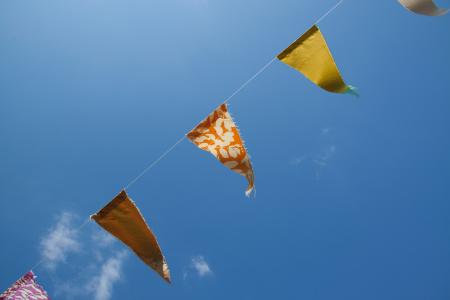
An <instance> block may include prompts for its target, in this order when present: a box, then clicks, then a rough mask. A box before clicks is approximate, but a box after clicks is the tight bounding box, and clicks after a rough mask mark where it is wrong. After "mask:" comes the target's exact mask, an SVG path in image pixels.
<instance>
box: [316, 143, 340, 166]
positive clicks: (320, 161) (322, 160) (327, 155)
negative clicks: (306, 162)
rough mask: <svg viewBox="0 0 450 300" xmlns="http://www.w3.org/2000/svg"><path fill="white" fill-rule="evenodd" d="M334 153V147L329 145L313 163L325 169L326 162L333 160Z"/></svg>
mask: <svg viewBox="0 0 450 300" xmlns="http://www.w3.org/2000/svg"><path fill="white" fill-rule="evenodd" d="M335 153H336V146H335V145H330V146H328V147H327V148H326V149H325V150H324V151H323V152H322V153H321V154H320V155H319V156H318V157H317V159H315V160H314V163H316V164H317V165H319V166H321V167H326V166H327V165H328V161H329V160H330V159H331V158H333V156H334V154H335Z"/></svg>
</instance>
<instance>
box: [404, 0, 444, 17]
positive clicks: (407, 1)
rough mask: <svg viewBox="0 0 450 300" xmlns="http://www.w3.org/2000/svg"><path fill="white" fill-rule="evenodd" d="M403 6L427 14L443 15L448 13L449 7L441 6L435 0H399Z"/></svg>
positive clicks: (417, 12)
mask: <svg viewBox="0 0 450 300" xmlns="http://www.w3.org/2000/svg"><path fill="white" fill-rule="evenodd" d="M398 2H400V4H401V5H403V7H405V8H406V9H408V10H410V11H412V12H415V13H416V14H421V15H426V16H443V15H445V14H446V13H448V9H444V8H439V7H437V5H436V4H434V2H433V0H398Z"/></svg>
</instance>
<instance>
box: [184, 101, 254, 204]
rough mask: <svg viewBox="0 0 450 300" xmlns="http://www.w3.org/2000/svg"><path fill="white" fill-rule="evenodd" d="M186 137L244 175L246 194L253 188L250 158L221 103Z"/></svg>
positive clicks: (225, 108) (226, 108)
mask: <svg viewBox="0 0 450 300" xmlns="http://www.w3.org/2000/svg"><path fill="white" fill-rule="evenodd" d="M187 137H188V139H189V140H190V141H191V142H193V143H194V144H195V145H197V146H198V147H199V148H200V149H202V150H205V151H208V152H210V153H211V154H212V155H214V156H215V157H216V158H217V159H218V160H219V161H220V162H221V163H222V164H224V165H225V166H226V167H228V168H229V169H231V170H233V171H235V172H237V173H239V174H241V175H242V176H245V177H246V178H247V181H248V187H247V190H246V192H245V193H246V195H247V196H249V195H250V194H251V192H252V190H253V188H254V181H255V180H254V175H253V168H252V164H251V163H250V158H249V156H248V154H247V151H246V149H245V146H244V142H243V141H242V139H241V136H240V134H239V130H238V128H237V127H236V124H234V122H233V119H232V118H231V116H230V114H229V113H228V107H227V105H226V104H222V105H221V106H219V107H218V108H217V109H216V110H215V111H213V112H212V113H211V114H210V115H209V116H208V117H207V118H206V119H205V120H203V121H202V122H201V123H200V124H198V125H197V127H195V128H194V129H193V130H191V132H189V133H188V134H187Z"/></svg>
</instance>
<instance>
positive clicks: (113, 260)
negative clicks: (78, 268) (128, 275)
mask: <svg viewBox="0 0 450 300" xmlns="http://www.w3.org/2000/svg"><path fill="white" fill-rule="evenodd" d="M125 257H126V252H125V251H121V252H118V253H116V255H115V256H113V257H110V258H109V259H107V260H106V261H105V262H104V263H103V265H102V267H101V270H100V274H98V275H96V276H95V277H93V278H92V281H91V282H90V283H89V290H91V291H92V292H93V294H94V299H95V300H109V299H111V295H112V289H113V285H114V283H115V282H116V281H118V280H119V279H120V278H121V277H122V263H123V260H124V259H125Z"/></svg>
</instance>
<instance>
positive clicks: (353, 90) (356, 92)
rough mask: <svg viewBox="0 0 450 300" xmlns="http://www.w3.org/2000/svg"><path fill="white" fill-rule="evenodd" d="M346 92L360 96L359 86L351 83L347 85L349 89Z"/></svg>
mask: <svg viewBox="0 0 450 300" xmlns="http://www.w3.org/2000/svg"><path fill="white" fill-rule="evenodd" d="M345 94H349V95H352V96H355V97H357V98H359V94H358V88H356V87H354V86H351V85H347V90H346V91H345Z"/></svg>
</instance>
